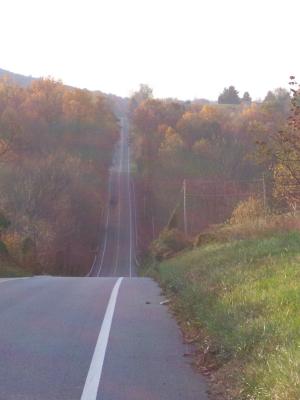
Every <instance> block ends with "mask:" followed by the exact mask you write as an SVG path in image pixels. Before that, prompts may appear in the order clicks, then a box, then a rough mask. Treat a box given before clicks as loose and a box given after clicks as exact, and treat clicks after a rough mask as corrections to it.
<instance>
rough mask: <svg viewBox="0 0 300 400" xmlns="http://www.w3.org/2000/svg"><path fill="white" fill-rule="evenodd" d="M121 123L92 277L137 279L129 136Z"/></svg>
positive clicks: (124, 125) (124, 121)
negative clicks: (103, 222) (100, 238)
mask: <svg viewBox="0 0 300 400" xmlns="http://www.w3.org/2000/svg"><path fill="white" fill-rule="evenodd" d="M121 122H122V129H121V139H120V142H119V143H118V145H117V147H116V150H115V154H114V158H113V163H112V167H111V169H110V176H109V190H108V192H109V195H108V203H107V206H106V210H105V218H104V220H105V222H106V224H105V232H104V238H103V240H102V242H101V244H100V246H99V251H98V253H97V255H96V258H95V261H94V263H93V266H92V268H91V270H90V273H89V276H94V277H95V276H123V277H132V276H135V275H136V268H135V259H134V254H135V249H134V243H135V235H136V232H135V223H134V213H135V209H134V207H135V204H134V197H133V193H132V185H131V176H130V149H129V135H128V126H127V122H126V120H122V121H121Z"/></svg>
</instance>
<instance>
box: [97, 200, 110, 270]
mask: <svg viewBox="0 0 300 400" xmlns="http://www.w3.org/2000/svg"><path fill="white" fill-rule="evenodd" d="M109 216H110V207H109V206H108V211H107V217H106V224H105V239H104V245H103V251H102V257H101V262H100V266H99V271H98V275H97V276H100V273H101V269H102V266H103V261H104V256H105V253H106V246H107V229H108V222H109Z"/></svg>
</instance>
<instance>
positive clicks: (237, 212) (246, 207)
mask: <svg viewBox="0 0 300 400" xmlns="http://www.w3.org/2000/svg"><path fill="white" fill-rule="evenodd" d="M264 215H265V208H264V204H263V202H262V201H261V200H260V199H258V198H256V197H252V196H251V197H249V198H248V199H247V200H244V201H241V202H240V203H239V204H238V205H237V206H236V207H235V209H234V210H233V212H232V215H231V218H230V220H229V223H230V224H231V225H239V224H244V223H245V222H250V221H253V220H258V219H259V218H261V217H263V216H264Z"/></svg>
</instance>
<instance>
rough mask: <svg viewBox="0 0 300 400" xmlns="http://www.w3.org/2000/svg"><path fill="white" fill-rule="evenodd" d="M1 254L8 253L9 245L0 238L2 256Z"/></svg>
mask: <svg viewBox="0 0 300 400" xmlns="http://www.w3.org/2000/svg"><path fill="white" fill-rule="evenodd" d="M1 255H5V256H7V255H8V251H7V247H6V246H5V243H3V242H2V240H0V256H1Z"/></svg>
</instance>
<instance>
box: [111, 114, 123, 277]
mask: <svg viewBox="0 0 300 400" xmlns="http://www.w3.org/2000/svg"><path fill="white" fill-rule="evenodd" d="M121 123H122V127H121V154H120V163H119V176H118V235H117V251H116V261H115V268H114V273H113V275H116V273H117V269H118V266H119V255H120V234H121V173H122V172H123V158H124V127H123V119H122V120H121Z"/></svg>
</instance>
